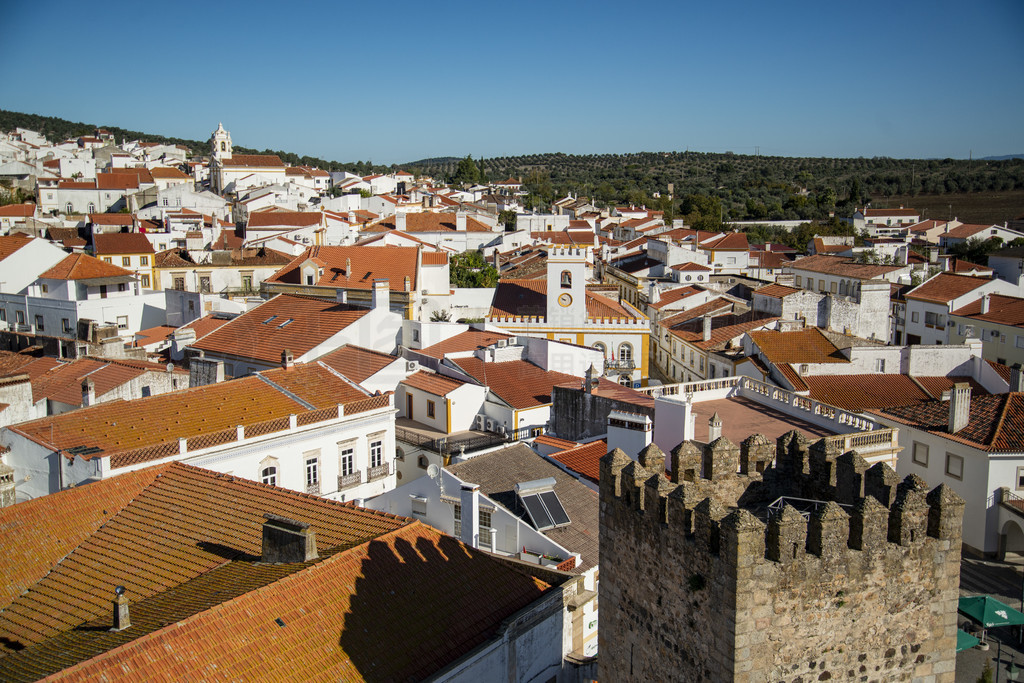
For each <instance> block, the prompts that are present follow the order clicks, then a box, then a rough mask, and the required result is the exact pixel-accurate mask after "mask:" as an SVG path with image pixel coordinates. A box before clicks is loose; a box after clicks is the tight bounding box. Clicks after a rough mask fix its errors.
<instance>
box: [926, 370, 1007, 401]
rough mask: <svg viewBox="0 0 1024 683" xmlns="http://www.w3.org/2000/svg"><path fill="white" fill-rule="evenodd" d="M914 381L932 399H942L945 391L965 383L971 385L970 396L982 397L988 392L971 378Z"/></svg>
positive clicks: (930, 378) (929, 378)
mask: <svg viewBox="0 0 1024 683" xmlns="http://www.w3.org/2000/svg"><path fill="white" fill-rule="evenodd" d="M914 381H915V382H917V383H918V384H920V385H921V387H922V388H923V389H924V390H925V391H927V392H928V393H929V394H931V397H932V398H934V399H939V398H942V394H943V392H945V391H949V390H950V389H952V388H953V385H954V384H957V383H965V384H969V385H971V395H972V396H984V395H986V394H988V393H989V392H988V390H987V389H985V387H983V386H981V385H980V384H978V383H977V382H976V381H974V378H973V377H969V376H965V377H960V376H957V375H950V376H949V377H942V376H939V377H916V376H915V377H914Z"/></svg>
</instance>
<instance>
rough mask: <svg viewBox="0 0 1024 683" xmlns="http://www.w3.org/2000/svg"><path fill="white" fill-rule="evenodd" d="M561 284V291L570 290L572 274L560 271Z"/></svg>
mask: <svg viewBox="0 0 1024 683" xmlns="http://www.w3.org/2000/svg"><path fill="white" fill-rule="evenodd" d="M561 284H562V289H571V288H572V273H570V272H569V271H568V270H563V271H562V277H561Z"/></svg>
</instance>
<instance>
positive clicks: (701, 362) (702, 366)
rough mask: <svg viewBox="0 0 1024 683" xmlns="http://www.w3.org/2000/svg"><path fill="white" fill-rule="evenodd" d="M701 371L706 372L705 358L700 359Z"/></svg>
mask: <svg viewBox="0 0 1024 683" xmlns="http://www.w3.org/2000/svg"><path fill="white" fill-rule="evenodd" d="M700 371H701V372H704V356H701V357H700Z"/></svg>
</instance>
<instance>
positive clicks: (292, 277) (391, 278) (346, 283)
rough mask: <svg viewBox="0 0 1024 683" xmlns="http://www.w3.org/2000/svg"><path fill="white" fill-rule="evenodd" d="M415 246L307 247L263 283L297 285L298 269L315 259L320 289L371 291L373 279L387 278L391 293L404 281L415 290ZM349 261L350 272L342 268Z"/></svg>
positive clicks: (401, 285) (400, 287) (397, 289)
mask: <svg viewBox="0 0 1024 683" xmlns="http://www.w3.org/2000/svg"><path fill="white" fill-rule="evenodd" d="M416 251H417V250H416V248H415V247H384V248H381V247H355V246H352V247H310V248H309V249H307V250H306V251H305V252H303V253H302V254H300V255H298V256H296V257H295V258H293V259H292V261H291V263H289V264H288V265H286V266H285V267H283V268H281V270H279V271H277V272H276V273H274V275H273V276H272V277H270V278H267V280H266V281H267V282H281V283H288V284H300V282H301V275H302V273H301V270H300V268H299V266H301V265H302V264H303V263H305V262H306V260H307V259H310V258H313V259H319V260H320V261H321V262H322V263H323V264H324V268H323V270H324V273H323V275H322V276H321V277H320V279H319V280H318V281H317V282H316V283H315V284H316V285H317V286H320V287H332V288H335V287H342V288H347V289H372V288H373V281H374V280H376V279H387V280H388V282H389V285H390V287H391V289H392V290H395V291H401V290H403V289H404V286H405V278H406V277H408V278H409V288H410V290H412V291H416V289H417V280H416ZM350 262H351V270H352V272H351V273H347V272H346V271H345V269H346V268H347V267H348V264H349V263H350Z"/></svg>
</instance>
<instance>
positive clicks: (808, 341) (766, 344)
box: [750, 327, 850, 364]
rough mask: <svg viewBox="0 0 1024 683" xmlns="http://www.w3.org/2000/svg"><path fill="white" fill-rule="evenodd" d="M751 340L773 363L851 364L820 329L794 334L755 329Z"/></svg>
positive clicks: (807, 329)
mask: <svg viewBox="0 0 1024 683" xmlns="http://www.w3.org/2000/svg"><path fill="white" fill-rule="evenodd" d="M750 339H751V340H752V341H753V342H754V343H755V344H757V346H758V348H760V349H761V354H762V355H763V356H764V357H765V358H767V359H768V360H769V361H771V362H772V363H776V364H778V363H849V362H850V361H849V360H848V359H847V358H846V356H844V355H843V354H842V353H840V352H839V349H838V347H836V345H835V344H833V343H832V342H831V341H829V339H828V337H826V336H825V335H824V334H822V332H821V330H819V329H818V328H817V327H808V328H804V329H802V330H794V331H792V332H778V331H775V330H754V331H752V332H750Z"/></svg>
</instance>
